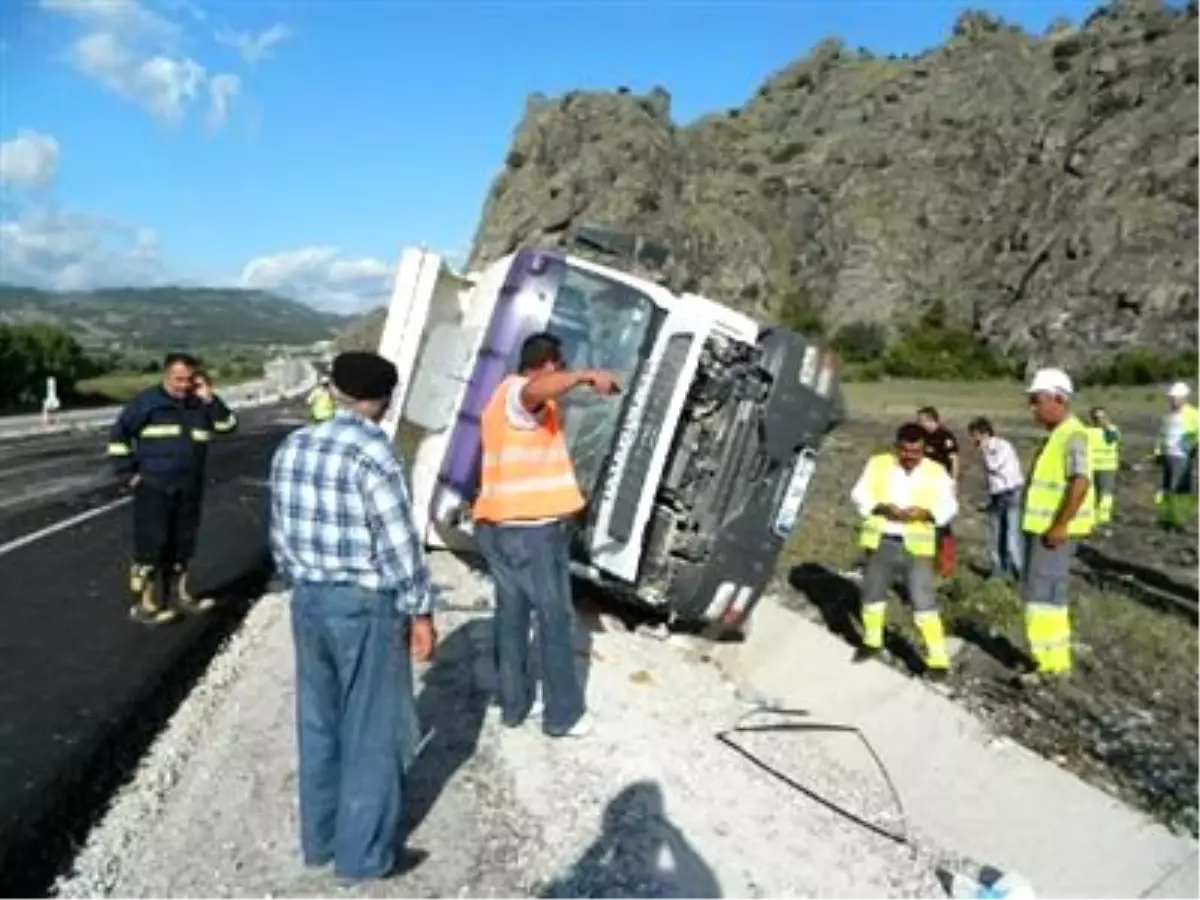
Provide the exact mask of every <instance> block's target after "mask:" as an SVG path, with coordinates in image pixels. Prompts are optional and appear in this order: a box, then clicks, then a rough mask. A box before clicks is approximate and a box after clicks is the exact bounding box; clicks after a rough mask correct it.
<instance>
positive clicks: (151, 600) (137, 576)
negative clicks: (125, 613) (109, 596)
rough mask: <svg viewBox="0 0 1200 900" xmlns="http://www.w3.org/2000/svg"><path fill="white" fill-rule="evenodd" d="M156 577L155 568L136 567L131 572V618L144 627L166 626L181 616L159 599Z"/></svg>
mask: <svg viewBox="0 0 1200 900" xmlns="http://www.w3.org/2000/svg"><path fill="white" fill-rule="evenodd" d="M155 575H156V572H155V570H154V566H140V565H134V566H132V567H131V568H130V570H129V590H130V591H131V592H132V593H133V595H134V603H133V606H131V607H129V618H131V619H133V620H134V621H135V622H138V623H139V624H142V625H166V624H167V623H169V622H173V621H175V619H177V618H178V616H179V614H178V613H176V612H175V610H173V609H170V608H168V607H167V606H165V605H164V604H163V603H162V601H161V599H160V598H159V595H158V579H157V578H156V577H155Z"/></svg>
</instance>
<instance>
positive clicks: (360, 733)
mask: <svg viewBox="0 0 1200 900" xmlns="http://www.w3.org/2000/svg"><path fill="white" fill-rule="evenodd" d="M405 620H406V617H405V616H404V615H402V614H401V613H400V612H398V611H397V610H396V604H395V598H394V597H393V596H391V595H385V594H381V593H376V592H373V591H367V590H363V589H362V588H358V587H353V586H349V585H321V584H298V585H296V587H295V589H294V590H293V592H292V637H293V639H294V641H295V648H296V734H297V745H298V748H299V754H300V766H299V790H300V840H301V848H302V850H303V853H304V861H305V863H306V864H308V865H314V866H315V865H324V864H325V863H327V862H329V861H331V860H332V861H333V864H334V873H335V874H336V875H338V876H341V877H343V878H353V879H366V878H379V877H382V876H384V875H387V874H388V873H389V872H390V871H391V870H392V869H393V868H394V866H395V863H396V854H397V850H398V849H399V847H398V844H399V843H400V840H399V837H400V835H399V831H400V825H401V820H400V817H401V811H402V802H401V801H402V789H403V777H404V768H405V764H406V762H407V756H406V754H407V753H408V752H410V751H411V749H412V747H413V735H414V734H415V730H416V715H415V709H414V703H413V695H412V691H413V682H412V663H411V660H410V659H409V656H408V654H407V652H406V650H405V644H404V641H403V634H404V630H405V625H406V621H405Z"/></svg>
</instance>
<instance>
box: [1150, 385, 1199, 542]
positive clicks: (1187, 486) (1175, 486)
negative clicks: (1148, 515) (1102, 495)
mask: <svg viewBox="0 0 1200 900" xmlns="http://www.w3.org/2000/svg"><path fill="white" fill-rule="evenodd" d="M1191 392H1192V390H1191V388H1189V387H1188V386H1187V384H1186V383H1184V382H1182V381H1177V382H1175V383H1174V384H1173V385H1171V387H1170V388H1168V389H1167V402H1168V403H1169V404H1170V411H1169V412H1168V413H1167V414H1166V415H1165V416H1163V419H1162V426H1161V428H1160V429H1159V435H1158V443H1157V444H1156V445H1155V447H1154V455H1155V458H1156V459H1157V460H1158V465H1159V468H1160V470H1161V476H1160V477H1161V481H1160V483H1159V488H1158V493H1157V494H1156V495H1155V498H1154V499H1155V501H1156V503H1157V506H1158V523H1159V525H1160V526H1161V527H1163V528H1166V529H1167V530H1168V531H1181V530H1182V529H1183V525H1184V522H1185V521H1186V520H1188V519H1190V518H1192V517H1194V516H1195V515H1196V509H1195V499H1194V492H1193V489H1192V480H1193V469H1194V467H1195V463H1196V445H1197V442H1198V441H1200V411H1198V410H1197V409H1196V407H1195V405H1194V404H1191V403H1188V402H1187V400H1188V397H1189V396H1190V395H1191Z"/></svg>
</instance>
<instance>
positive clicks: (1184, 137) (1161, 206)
mask: <svg viewBox="0 0 1200 900" xmlns="http://www.w3.org/2000/svg"><path fill="white" fill-rule="evenodd" d="M1196 80H1197V13H1196V4H1195V3H1194V2H1193V3H1190V4H1188V5H1187V6H1186V7H1170V6H1166V5H1164V4H1163V3H1160V2H1156V0H1125V2H1119V3H1114V4H1110V5H1109V6H1107V7H1102V8H1100V9H1098V10H1097V11H1096V12H1095V13H1094V14H1093V15H1092V16H1091V17H1090V18H1089V19H1088V20H1087V21H1086V22H1085V23H1083V24H1082V25H1081V26H1080V27H1078V28H1072V27H1070V26H1067V25H1057V26H1055V27H1054V28H1052V29H1051V30H1050V31H1049V33H1047V34H1046V35H1044V36H1041V37H1036V36H1032V35H1029V34H1027V33H1025V32H1023V31H1021V30H1019V29H1017V28H1014V27H1011V26H1009V25H1007V24H1005V23H1003V22H1002V21H1000V20H998V19H996V18H994V17H991V16H988V15H985V14H981V13H966V14H964V15H963V16H961V17H960V18H959V20H958V21H957V23H956V25H955V27H954V31H953V34H952V35H951V36H950V37H949V39H948V40H947V41H946V43H945V44H944V45H942V46H940V47H938V48H937V49H934V50H931V51H929V52H927V53H924V54H922V55H920V56H918V57H913V58H879V57H875V56H872V55H871V54H869V53H867V52H865V51H861V50H860V51H854V50H850V49H848V48H846V47H845V46H843V45H842V43H840V42H839V41H837V40H833V39H831V40H827V41H825V42H823V43H821V44H819V45H818V46H817V47H815V48H814V49H813V50H812V52H811V53H810V54H809V55H808V56H807V57H806V58H804V59H801V60H800V61H798V62H797V63H795V64H794V65H792V66H790V67H789V68H787V69H785V70H784V71H782V72H779V73H778V74H776V75H774V76H772V77H771V78H770V79H768V80H767V82H766V83H765V84H763V85H762V87H761V88H760V89H759V90H758V92H757V95H756V96H755V97H754V98H752V99H751V100H750V101H749V102H748V103H746V105H745V106H743V107H742V108H740V109H731V110H727V111H724V112H719V113H714V114H712V115H710V116H707V117H705V118H704V119H702V120H700V121H698V122H696V123H694V124H692V125H688V126H686V127H680V126H678V125H676V124H675V123H673V121H672V119H671V111H670V96H669V94H668V93H667V92H666V91H665V90H662V89H661V88H655V89H654V90H652V91H651V92H650V93H649V94H648V95H637V94H634V93H631V92H630V91H628V90H627V89H624V88H622V89H619V90H617V91H615V92H613V93H571V94H567V95H565V96H563V97H561V98H557V99H548V98H546V97H543V96H540V95H537V96H534V97H532V98H530V100H529V101H528V107H527V110H526V112H525V116H524V119H523V121H522V122H521V123H520V125H519V127H518V128H517V130H516V134H515V137H514V140H513V142H512V147H511V149H510V151H509V153H508V156H507V158H506V160H505V163H504V169H503V171H502V172H501V173H500V174H499V175H498V176H497V177H496V179H495V181H494V183H493V185H492V188H491V191H490V194H489V196H488V198H487V201H486V204H485V206H484V210H483V215H482V220H481V222H480V225H479V228H478V232H477V234H476V237H475V242H474V248H473V253H472V259H471V262H472V263H479V262H484V261H487V260H491V259H495V258H497V257H498V256H501V255H503V254H505V253H508V252H510V251H512V250H514V249H515V248H517V247H520V246H527V245H531V244H541V245H566V244H567V243H568V242H569V240H570V236H571V234H572V231H573V229H574V228H575V227H576V226H578V225H580V224H583V223H585V222H586V223H595V224H602V225H607V226H612V227H618V228H622V229H629V230H634V231H637V232H638V233H641V234H644V235H647V236H650V237H653V238H655V239H656V240H661V241H663V242H665V243H667V244H668V245H669V246H670V247H671V248H672V256H671V257H670V259H669V260H668V261H667V262H666V264H665V265H664V267H663V269H662V271H660V272H658V273H657V274H658V275H659V276H660V277H661V278H663V279H666V280H668V281H669V282H670V283H672V284H674V285H676V286H678V287H682V288H686V289H688V290H692V291H696V292H699V293H703V294H705V295H707V296H711V297H713V298H715V299H720V300H723V301H724V302H728V303H731V304H734V305H737V306H740V307H742V308H744V309H746V310H748V311H751V312H753V313H755V314H758V315H761V316H764V317H772V318H778V319H782V320H784V321H797V320H798V319H803V318H805V317H810V318H811V317H812V316H814V315H817V316H820V318H821V319H822V320H823V322H824V323H825V324H826V325H827V326H828V327H829V328H831V329H836V328H838V327H840V326H843V325H846V324H850V323H855V322H875V323H880V324H883V325H886V326H888V327H889V328H894V327H895V326H897V325H899V324H901V323H903V322H904V321H906V320H907V319H909V318H911V317H913V316H915V315H918V314H920V313H921V312H923V311H925V310H928V309H929V308H944V309H945V310H946V314H947V316H949V317H951V318H952V319H953V320H954V321H955V323H956V324H960V325H964V326H967V327H970V328H971V329H973V331H974V333H975V334H976V336H977V337H978V338H979V339H980V340H981V341H983V342H985V343H987V344H989V345H990V346H992V347H993V348H995V349H997V350H1000V351H1003V352H1004V353H1006V354H1009V355H1010V356H1011V357H1012V358H1014V359H1025V360H1028V359H1044V358H1050V357H1053V358H1054V359H1055V360H1056V361H1058V362H1061V363H1063V364H1068V365H1080V364H1084V363H1090V362H1092V361H1097V360H1099V359H1102V358H1103V357H1104V355H1105V354H1106V353H1109V352H1111V351H1112V350H1114V349H1118V348H1127V347H1131V346H1148V347H1154V348H1163V349H1164V350H1169V351H1172V352H1174V351H1182V350H1186V349H1188V348H1194V347H1195V344H1196V339H1197V295H1196V283H1197V250H1196V248H1197V85H1196Z"/></svg>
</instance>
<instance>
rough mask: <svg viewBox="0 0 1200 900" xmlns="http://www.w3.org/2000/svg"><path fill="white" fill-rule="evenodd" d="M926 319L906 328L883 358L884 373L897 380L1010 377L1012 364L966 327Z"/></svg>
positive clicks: (937, 318)
mask: <svg viewBox="0 0 1200 900" xmlns="http://www.w3.org/2000/svg"><path fill="white" fill-rule="evenodd" d="M942 318H943V317H942V316H940V315H936V316H935V315H930V316H926V317H925V318H924V319H923V320H922V321H921V322H919V323H918V324H916V325H913V326H909V327H906V328H905V329H903V330H902V331H901V333H900V338H899V340H897V341H896V342H895V343H893V344H892V345H891V346H890V347H888V349H887V352H886V353H885V354H884V355H883V370H884V372H885V373H886V374H888V375H891V376H894V377H896V378H920V379H927V380H931V381H987V380H989V379H992V378H1003V377H1011V376H1012V375H1013V374H1014V371H1013V365H1012V364H1011V363H1010V362H1009V361H1008V360H1007V359H1005V358H1004V357H1003V356H1001V355H1000V354H999V353H996V351H994V350H992V349H991V348H990V347H988V346H987V345H986V344H983V343H980V342H979V341H978V340H976V338H975V335H974V334H972V333H971V332H970V331H969V330H968V329H966V328H956V327H954V326H952V325H944V324H942Z"/></svg>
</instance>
